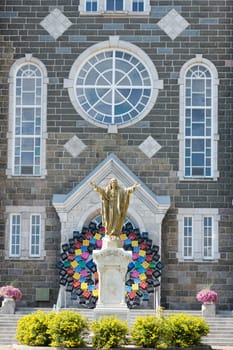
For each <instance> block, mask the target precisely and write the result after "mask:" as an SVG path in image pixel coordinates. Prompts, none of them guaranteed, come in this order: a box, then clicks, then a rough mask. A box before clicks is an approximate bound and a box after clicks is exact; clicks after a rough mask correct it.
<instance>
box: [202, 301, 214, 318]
mask: <svg viewBox="0 0 233 350" xmlns="http://www.w3.org/2000/svg"><path fill="white" fill-rule="evenodd" d="M201 312H202V316H203V317H215V315H216V304H215V303H203V304H202V306H201Z"/></svg>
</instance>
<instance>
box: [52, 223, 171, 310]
mask: <svg viewBox="0 0 233 350" xmlns="http://www.w3.org/2000/svg"><path fill="white" fill-rule="evenodd" d="M104 234H105V230H104V227H102V226H101V224H100V225H98V226H97V225H96V224H95V223H94V222H91V223H90V224H89V226H88V227H83V229H82V231H81V232H79V231H74V232H73V238H71V239H69V243H65V244H63V245H62V253H61V256H60V260H59V261H58V263H57V267H58V268H59V275H60V284H61V285H63V286H66V291H67V292H70V293H71V299H72V300H76V301H77V303H78V304H80V305H82V306H84V307H87V308H95V306H96V302H97V299H98V272H97V267H96V264H95V262H94V261H93V258H92V252H93V250H97V249H101V247H102V239H103V237H104ZM120 238H121V240H122V244H123V245H122V246H123V248H124V249H125V250H130V251H132V261H131V262H130V263H129V265H128V271H127V274H126V284H125V289H126V303H127V305H128V307H129V308H133V307H137V306H139V305H140V304H141V302H142V301H143V300H148V299H149V295H150V294H151V293H154V290H155V288H156V287H158V286H159V285H160V279H159V277H160V276H161V270H162V268H163V267H164V264H163V263H162V262H161V261H160V255H159V254H158V252H159V247H158V246H157V245H154V244H153V243H152V240H151V239H149V235H148V232H142V233H140V231H139V229H137V228H136V229H135V228H133V226H132V224H131V223H130V222H128V223H126V224H125V226H124V228H123V230H122V234H121V236H120Z"/></svg>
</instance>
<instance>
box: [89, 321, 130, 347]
mask: <svg viewBox="0 0 233 350" xmlns="http://www.w3.org/2000/svg"><path fill="white" fill-rule="evenodd" d="M91 329H92V331H93V337H92V345H93V346H94V347H95V348H98V349H111V348H117V347H119V346H120V345H123V344H127V335H128V334H129V328H128V325H127V321H125V322H123V321H120V320H118V318H116V317H114V316H105V317H101V318H99V319H98V320H97V321H94V322H92V325H91Z"/></svg>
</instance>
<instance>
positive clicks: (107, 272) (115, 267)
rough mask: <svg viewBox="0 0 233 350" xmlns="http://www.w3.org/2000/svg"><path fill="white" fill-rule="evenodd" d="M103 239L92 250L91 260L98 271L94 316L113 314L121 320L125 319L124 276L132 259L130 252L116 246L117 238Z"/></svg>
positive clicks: (126, 317)
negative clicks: (101, 244) (101, 243)
mask: <svg viewBox="0 0 233 350" xmlns="http://www.w3.org/2000/svg"><path fill="white" fill-rule="evenodd" d="M104 240H105V241H104V242H103V248H102V249H101V250H94V251H93V260H94V261H95V263H96V265H97V270H98V273H99V298H98V302H97V304H96V308H95V310H94V316H95V318H96V319H98V318H99V317H100V316H109V315H114V316H117V317H118V318H119V319H121V320H127V319H128V308H127V305H126V303H125V276H126V272H127V268H128V264H129V263H130V261H131V260H132V252H128V251H125V250H124V249H123V248H117V245H118V244H117V242H116V241H117V240H111V239H110V238H109V237H107V238H104ZM118 241H119V242H121V241H120V240H118ZM119 242H118V243H119ZM119 244H120V243H119Z"/></svg>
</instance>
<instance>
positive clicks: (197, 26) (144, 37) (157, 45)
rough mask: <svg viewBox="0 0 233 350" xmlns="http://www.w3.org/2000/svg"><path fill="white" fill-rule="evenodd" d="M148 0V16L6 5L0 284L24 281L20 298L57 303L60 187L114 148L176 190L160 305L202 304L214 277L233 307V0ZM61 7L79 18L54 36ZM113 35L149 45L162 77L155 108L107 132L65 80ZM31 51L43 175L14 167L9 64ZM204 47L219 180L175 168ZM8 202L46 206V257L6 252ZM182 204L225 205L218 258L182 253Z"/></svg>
mask: <svg viewBox="0 0 233 350" xmlns="http://www.w3.org/2000/svg"><path fill="white" fill-rule="evenodd" d="M150 4H151V13H150V15H149V16H145V17H140V16H139V17H129V16H118V17H114V16H80V15H79V11H78V5H79V1H78V0H50V1H47V0H46V1H45V0H17V1H14V0H7V1H4V2H1V4H0V31H1V32H0V50H1V55H0V89H1V93H0V95H1V108H0V120H1V122H0V188H1V190H0V191H1V192H0V193H1V196H0V266H1V267H0V285H3V284H6V283H12V281H17V286H18V287H19V288H21V289H22V291H23V294H24V298H23V299H22V302H21V303H22V305H25V306H26V305H27V306H48V305H50V306H52V305H53V304H54V303H55V302H56V298H57V293H58V288H59V284H58V271H57V269H56V266H55V265H56V261H57V259H58V257H59V250H60V246H59V243H60V222H59V219H58V216H57V214H56V212H55V209H54V208H53V207H52V204H51V200H52V196H53V194H54V193H60V194H66V193H68V192H69V191H71V190H72V189H73V187H74V186H75V185H77V184H78V183H80V181H81V180H83V179H84V178H85V177H86V176H87V175H88V174H89V173H90V172H91V171H92V170H93V169H94V168H95V167H96V166H97V165H98V164H99V163H100V162H101V161H103V160H104V159H105V158H106V157H107V155H108V154H109V153H114V154H116V155H117V157H118V158H119V159H120V160H121V161H122V162H124V163H125V164H126V165H127V167H128V168H129V169H130V170H131V171H132V172H133V173H134V174H135V175H136V176H138V177H139V178H140V180H141V181H143V182H144V183H145V184H146V185H147V186H148V187H149V188H150V189H151V190H152V191H153V192H154V193H156V194H157V195H169V196H170V198H171V207H170V209H169V211H168V212H167V215H166V217H165V219H164V222H163V227H162V248H161V249H162V259H163V261H164V262H165V266H166V267H165V269H164V270H163V276H162V284H161V285H162V290H161V298H162V305H164V306H166V307H169V308H172V309H175V308H200V305H198V303H197V302H196V301H195V294H196V292H197V288H199V287H201V286H203V285H205V284H206V283H207V281H211V282H212V283H213V285H214V288H215V290H217V291H218V293H219V295H220V303H219V306H218V307H219V308H220V309H223V310H230V309H232V307H233V295H232V290H233V209H232V200H233V146H232V140H233V122H232V113H233V88H232V79H233V63H232V62H233V61H232V53H233V45H232V42H233V40H232V38H233V35H232V34H233V33H232V18H233V5H232V2H231V1H229V0H221V1H219V0H218V1H216V0H209V1H204V0H186V1H185V0H177V1H173V0H158V1H154V0H152V1H151V2H150ZM54 9H57V10H59V11H61V13H62V14H63V15H64V16H65V17H66V18H67V19H68V20H69V22H70V23H71V25H70V26H69V25H68V27H67V28H66V29H65V31H64V32H63V33H62V34H61V33H60V34H52V35H50V34H49V33H48V31H47V30H46V29H44V28H43V26H42V25H41V22H42V21H43V20H44V19H45V18H46V16H48V15H49V14H50V13H51V12H52V11H53V10H54ZM171 10H174V11H175V12H177V13H178V14H180V15H181V16H182V18H184V19H185V22H184V23H181V24H184V28H183V29H182V30H181V32H180V33H179V31H178V33H177V35H176V36H175V35H174V33H173V34H172V37H170V36H169V35H168V34H166V33H165V32H164V30H163V29H161V25H158V22H159V21H160V20H161V19H162V18H163V17H164V16H165V15H166V14H167V13H168V12H169V11H171ZM69 22H68V23H69ZM186 24H187V25H186ZM61 31H62V30H61ZM57 35H58V37H57ZM111 35H117V36H119V37H120V40H124V41H128V42H131V43H133V44H135V45H137V46H138V47H140V48H141V49H142V50H144V51H145V52H146V54H147V55H149V57H150V58H151V60H152V61H153V63H154V65H155V66H156V69H157V71H158V75H159V79H161V80H163V82H164V87H163V89H162V90H160V91H159V94H158V98H157V101H156V103H155V105H154V107H153V108H152V110H151V112H150V113H149V115H147V116H146V117H145V118H144V119H143V120H142V121H140V122H138V123H136V124H134V125H132V126H130V127H127V128H122V129H119V131H118V133H117V134H114V133H107V132H106V129H102V128H98V127H95V126H94V125H92V124H90V123H88V122H87V121H85V120H84V119H83V118H82V117H81V116H79V115H78V114H77V112H76V111H75V110H74V108H73V106H72V104H71V102H70V99H69V96H68V92H67V89H64V87H63V80H64V79H67V78H68V76H69V71H70V69H71V66H72V64H73V62H74V61H75V60H76V58H77V57H78V56H79V55H80V54H81V53H82V52H83V51H84V50H85V49H86V48H88V47H90V46H91V45H93V44H96V43H98V42H101V41H106V40H108V38H109V36H111ZM54 36H55V38H54ZM174 36H175V37H174ZM28 53H30V54H32V55H33V56H34V57H36V58H38V59H40V60H41V61H42V62H43V64H44V65H45V66H46V68H47V71H48V78H49V84H48V105H47V132H48V139H47V153H46V165H47V176H46V177H45V179H36V178H20V177H12V178H8V177H7V176H6V168H7V132H8V97H9V96H8V93H9V91H8V76H9V70H10V67H11V65H12V64H13V63H14V62H15V60H17V59H19V58H22V57H24V56H25V54H28ZM196 54H201V55H203V57H205V58H206V59H208V60H210V61H211V62H212V63H213V64H214V65H215V67H216V68H217V71H218V75H219V80H220V84H219V99H218V123H219V124H218V129H219V135H220V141H219V149H218V171H219V174H220V176H219V178H218V179H217V181H212V180H209V181H207V180H204V181H195V182H192V181H180V180H179V178H178V176H177V172H178V170H179V143H178V142H179V141H178V139H177V135H178V133H179V85H178V77H179V72H180V69H181V67H182V66H183V64H184V63H185V62H186V61H188V60H190V59H192V58H193V57H195V55H196ZM74 135H76V136H77V137H78V138H79V139H80V140H81V141H82V142H83V144H84V145H85V147H84V149H83V151H82V152H81V153H80V154H79V155H77V156H75V157H73V156H72V154H70V153H69V152H68V150H67V147H64V145H65V144H67V142H68V141H69V140H71V138H72V137H73V136H74ZM148 136H152V137H153V139H155V140H156V142H157V143H158V144H159V145H160V146H161V148H160V149H159V150H158V151H157V152H156V153H155V154H154V155H153V156H152V157H147V156H146V154H145V153H143V152H142V151H141V150H140V148H139V145H141V144H142V142H144V141H145V140H146V139H147V137H148ZM9 205H13V206H35V205H40V206H45V207H46V225H45V242H44V249H45V257H44V258H43V259H41V260H35V259H34V260H28V261H25V260H17V259H7V260H6V259H5V254H6V253H5V241H6V239H7V238H6V237H5V235H6V236H8V235H9V232H5V223H6V214H5V207H6V206H9ZM178 208H218V209H219V215H220V224H219V253H220V259H219V261H218V262H198V263H197V262H192V261H189V262H183V263H182V262H178V260H177V257H176V253H177V250H178V224H177V210H178ZM37 287H48V288H50V291H51V295H50V301H49V302H48V303H47V302H41V303H39V302H36V301H35V288H37Z"/></svg>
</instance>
